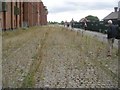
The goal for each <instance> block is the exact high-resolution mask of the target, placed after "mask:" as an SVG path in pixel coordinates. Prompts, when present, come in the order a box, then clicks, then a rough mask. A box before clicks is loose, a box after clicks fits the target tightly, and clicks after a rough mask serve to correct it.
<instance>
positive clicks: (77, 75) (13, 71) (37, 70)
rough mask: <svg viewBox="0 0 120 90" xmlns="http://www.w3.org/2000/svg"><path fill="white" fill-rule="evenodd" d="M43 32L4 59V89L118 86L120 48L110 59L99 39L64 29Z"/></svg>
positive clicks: (47, 28) (37, 32)
mask: <svg viewBox="0 0 120 90" xmlns="http://www.w3.org/2000/svg"><path fill="white" fill-rule="evenodd" d="M43 29H44V30H36V31H34V35H32V36H33V37H32V38H30V37H31V35H30V36H29V39H28V40H27V42H26V43H25V44H24V45H22V46H19V48H20V49H18V51H16V52H15V51H10V52H11V54H10V55H9V56H8V57H6V56H5V57H4V58H3V76H4V77H3V85H4V87H36V88H39V87H50V88H117V87H118V86H117V85H118V83H117V72H118V69H117V68H118V67H117V56H115V53H116V49H114V51H113V56H112V57H111V58H107V57H106V55H107V53H106V44H104V43H101V42H99V41H98V40H97V39H95V38H94V39H93V38H91V37H87V36H84V37H82V36H81V34H80V33H79V34H76V32H73V31H69V30H67V29H65V28H62V27H56V26H55V27H44V28H43ZM23 37H25V36H23ZM3 43H4V44H5V43H6V42H3ZM3 52H4V51H3ZM14 53H15V54H14ZM6 54H7V53H6ZM28 77H29V78H28Z"/></svg>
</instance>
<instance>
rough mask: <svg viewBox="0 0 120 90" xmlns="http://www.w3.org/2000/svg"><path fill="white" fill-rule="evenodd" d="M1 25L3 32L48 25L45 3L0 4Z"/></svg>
mask: <svg viewBox="0 0 120 90" xmlns="http://www.w3.org/2000/svg"><path fill="white" fill-rule="evenodd" d="M0 8H1V9H0V24H1V28H2V29H3V30H9V29H16V28H20V27H31V26H36V25H46V24H47V14H48V11H47V8H46V7H45V6H44V4H43V2H42V1H41V0H39V2H0Z"/></svg>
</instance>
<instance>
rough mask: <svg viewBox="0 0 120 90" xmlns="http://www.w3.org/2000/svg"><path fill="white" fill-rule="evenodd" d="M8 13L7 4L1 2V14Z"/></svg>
mask: <svg viewBox="0 0 120 90" xmlns="http://www.w3.org/2000/svg"><path fill="white" fill-rule="evenodd" d="M6 11H7V3H6V2H0V12H6Z"/></svg>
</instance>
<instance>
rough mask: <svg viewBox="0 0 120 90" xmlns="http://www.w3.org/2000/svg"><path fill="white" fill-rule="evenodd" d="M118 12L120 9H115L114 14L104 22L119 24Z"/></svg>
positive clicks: (108, 16)
mask: <svg viewBox="0 0 120 90" xmlns="http://www.w3.org/2000/svg"><path fill="white" fill-rule="evenodd" d="M118 12H119V9H118V7H114V12H111V13H110V14H109V15H107V16H106V17H105V18H104V19H103V20H104V21H108V20H112V21H113V22H114V23H117V21H118V14H119V13H118Z"/></svg>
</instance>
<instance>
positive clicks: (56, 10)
mask: <svg viewBox="0 0 120 90" xmlns="http://www.w3.org/2000/svg"><path fill="white" fill-rule="evenodd" d="M42 1H43V3H44V5H45V6H47V9H48V12H49V13H48V21H57V22H61V21H66V20H67V21H71V19H72V18H73V19H74V20H75V21H79V20H80V19H81V18H84V17H86V16H88V15H93V16H97V17H98V18H99V19H100V20H102V19H103V18H104V17H106V16H107V15H108V14H110V13H111V12H114V7H116V6H118V2H119V1H120V0H42Z"/></svg>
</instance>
